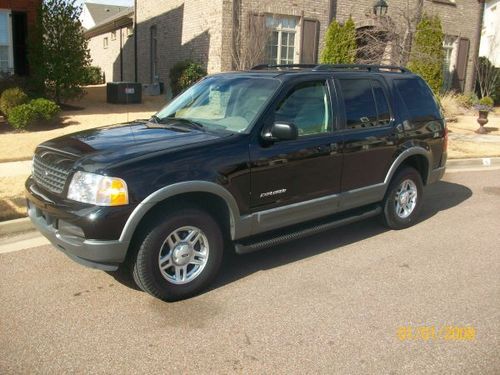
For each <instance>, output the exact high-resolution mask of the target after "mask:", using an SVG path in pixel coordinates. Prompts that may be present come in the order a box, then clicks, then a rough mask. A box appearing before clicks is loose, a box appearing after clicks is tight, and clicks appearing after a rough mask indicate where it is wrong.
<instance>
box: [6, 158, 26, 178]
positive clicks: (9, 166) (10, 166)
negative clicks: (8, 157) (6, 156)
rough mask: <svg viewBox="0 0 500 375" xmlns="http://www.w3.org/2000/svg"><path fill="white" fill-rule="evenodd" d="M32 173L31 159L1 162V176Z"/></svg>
mask: <svg viewBox="0 0 500 375" xmlns="http://www.w3.org/2000/svg"><path fill="white" fill-rule="evenodd" d="M30 173H31V160H25V161H12V162H7V163H0V177H15V176H26V177H28V176H29V175H30Z"/></svg>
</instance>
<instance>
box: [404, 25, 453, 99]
mask: <svg viewBox="0 0 500 375" xmlns="http://www.w3.org/2000/svg"><path fill="white" fill-rule="evenodd" d="M443 40H444V33H443V27H442V25H441V20H440V19H439V17H437V16H429V15H424V17H422V21H420V22H419V24H418V25H417V32H416V33H415V40H414V43H413V48H412V51H411V56H410V62H409V64H408V68H410V70H412V71H413V72H414V73H416V74H419V75H420V76H421V77H422V78H423V79H425V80H426V81H427V83H428V84H429V86H430V87H431V89H432V91H434V93H435V94H438V93H439V91H440V90H441V87H442V86H443V61H444V52H443Z"/></svg>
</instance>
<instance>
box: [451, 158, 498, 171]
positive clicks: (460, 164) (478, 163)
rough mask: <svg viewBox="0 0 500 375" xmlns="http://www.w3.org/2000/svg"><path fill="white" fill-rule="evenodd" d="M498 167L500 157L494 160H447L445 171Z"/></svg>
mask: <svg viewBox="0 0 500 375" xmlns="http://www.w3.org/2000/svg"><path fill="white" fill-rule="evenodd" d="M498 166H500V157H494V158H474V159H448V161H447V162H446V169H464V168H480V167H485V168H488V167H498Z"/></svg>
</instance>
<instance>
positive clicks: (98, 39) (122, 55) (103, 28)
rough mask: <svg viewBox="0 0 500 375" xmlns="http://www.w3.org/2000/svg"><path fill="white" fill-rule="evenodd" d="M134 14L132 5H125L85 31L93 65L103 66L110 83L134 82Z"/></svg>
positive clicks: (105, 76) (106, 78) (106, 79)
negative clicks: (130, 6) (129, 6)
mask: <svg viewBox="0 0 500 375" xmlns="http://www.w3.org/2000/svg"><path fill="white" fill-rule="evenodd" d="M92 5H97V4H92ZM133 16H134V10H133V8H127V7H124V8H122V9H121V10H120V11H119V12H115V13H114V14H112V15H111V16H109V17H107V18H103V19H101V20H100V22H98V23H96V24H95V25H94V26H92V27H91V28H89V29H88V30H86V31H85V33H84V35H85V36H86V37H87V38H88V42H89V50H90V56H91V58H92V65H95V66H99V67H100V68H101V69H102V72H103V73H104V78H105V81H107V82H113V81H134V78H135V76H134V46H133V43H132V42H131V40H132V39H133V34H134V32H133ZM87 24H88V23H87Z"/></svg>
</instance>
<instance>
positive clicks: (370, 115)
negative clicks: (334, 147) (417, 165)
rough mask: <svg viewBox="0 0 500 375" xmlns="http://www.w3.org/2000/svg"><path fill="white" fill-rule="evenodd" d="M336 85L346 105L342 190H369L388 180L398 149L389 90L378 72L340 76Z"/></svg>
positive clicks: (341, 100) (342, 102)
mask: <svg viewBox="0 0 500 375" xmlns="http://www.w3.org/2000/svg"><path fill="white" fill-rule="evenodd" d="M335 85H336V89H337V92H338V97H339V101H340V107H341V108H344V111H342V112H343V113H342V115H343V120H342V123H343V130H342V134H343V140H344V147H343V152H344V157H343V168H342V181H341V190H342V191H343V192H346V191H350V190H355V189H360V188H368V189H369V188H370V187H372V186H373V185H377V184H380V183H382V182H383V181H384V179H385V176H386V173H387V171H388V169H389V166H390V163H391V162H392V160H393V156H394V153H395V151H396V143H397V137H396V134H395V132H394V128H393V113H392V109H391V106H390V104H389V103H390V102H391V101H390V98H389V92H388V90H387V87H386V83H385V81H384V79H383V78H382V77H381V76H377V75H374V74H363V73H354V74H343V75H339V76H338V77H336V78H335Z"/></svg>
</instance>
